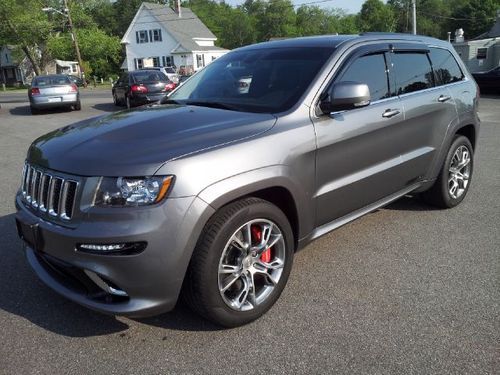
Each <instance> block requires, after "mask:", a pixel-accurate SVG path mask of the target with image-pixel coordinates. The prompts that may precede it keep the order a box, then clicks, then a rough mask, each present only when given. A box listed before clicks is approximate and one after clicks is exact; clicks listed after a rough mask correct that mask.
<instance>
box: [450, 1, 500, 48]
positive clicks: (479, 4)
mask: <svg viewBox="0 0 500 375" xmlns="http://www.w3.org/2000/svg"><path fill="white" fill-rule="evenodd" d="M499 9H500V0H469V1H467V2H465V3H464V4H463V5H462V6H460V7H457V8H456V10H455V11H454V12H453V13H452V16H453V18H455V19H454V20H453V21H452V22H451V24H450V31H454V30H456V29H458V28H463V29H464V31H465V37H466V38H467V39H472V38H476V37H478V36H479V35H481V34H483V33H485V32H487V31H489V30H490V29H491V27H492V26H493V24H494V23H495V18H496V14H497V11H498V10H499Z"/></svg>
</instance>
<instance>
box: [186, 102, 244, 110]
mask: <svg viewBox="0 0 500 375" xmlns="http://www.w3.org/2000/svg"><path fill="white" fill-rule="evenodd" d="M186 105H197V106H200V107H210V108H220V109H228V110H230V111H241V109H240V108H238V107H236V106H234V105H231V104H225V103H220V102H208V101H189V102H186Z"/></svg>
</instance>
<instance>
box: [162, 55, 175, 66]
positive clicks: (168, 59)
mask: <svg viewBox="0 0 500 375" xmlns="http://www.w3.org/2000/svg"><path fill="white" fill-rule="evenodd" d="M162 62H163V65H162V66H173V65H174V57H173V56H162Z"/></svg>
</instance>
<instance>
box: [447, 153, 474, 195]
mask: <svg viewBox="0 0 500 375" xmlns="http://www.w3.org/2000/svg"><path fill="white" fill-rule="evenodd" d="M448 171H449V174H448V192H449V194H450V196H451V197H452V198H453V199H458V198H460V197H461V196H462V195H463V194H464V193H465V191H466V190H467V185H468V184H469V179H470V172H471V153H470V151H469V149H468V148H467V147H466V146H464V145H461V146H460V147H458V148H457V149H456V151H455V153H454V154H453V157H452V158H451V163H450V168H449V169H448Z"/></svg>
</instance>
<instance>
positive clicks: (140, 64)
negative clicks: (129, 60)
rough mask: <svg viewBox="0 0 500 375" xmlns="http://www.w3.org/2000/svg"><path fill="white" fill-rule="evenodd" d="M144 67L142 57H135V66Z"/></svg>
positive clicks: (137, 67)
mask: <svg viewBox="0 0 500 375" xmlns="http://www.w3.org/2000/svg"><path fill="white" fill-rule="evenodd" d="M143 67H144V63H143V61H142V59H135V68H136V69H142V68H143Z"/></svg>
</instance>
